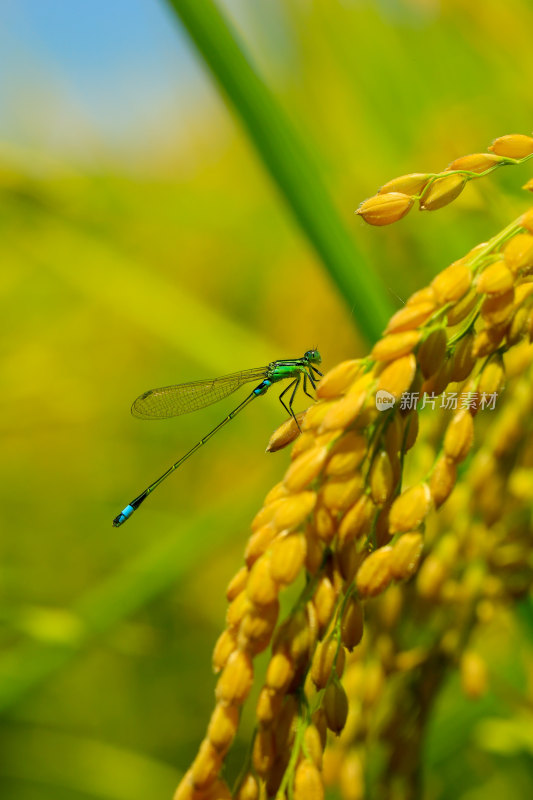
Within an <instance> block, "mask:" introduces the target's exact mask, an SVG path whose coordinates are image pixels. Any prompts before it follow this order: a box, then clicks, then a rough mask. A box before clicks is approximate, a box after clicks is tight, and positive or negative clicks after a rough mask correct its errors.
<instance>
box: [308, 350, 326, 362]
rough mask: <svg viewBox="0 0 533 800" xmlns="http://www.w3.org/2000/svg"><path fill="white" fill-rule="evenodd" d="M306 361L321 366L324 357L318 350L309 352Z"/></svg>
mask: <svg viewBox="0 0 533 800" xmlns="http://www.w3.org/2000/svg"><path fill="white" fill-rule="evenodd" d="M304 358H305V360H306V361H309V362H310V363H311V364H320V363H322V356H321V355H320V353H319V352H318V350H308V351H307V352H306V354H305V355H304Z"/></svg>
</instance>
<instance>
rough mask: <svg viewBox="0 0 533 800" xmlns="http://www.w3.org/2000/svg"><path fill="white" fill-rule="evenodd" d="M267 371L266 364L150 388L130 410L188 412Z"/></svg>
mask: <svg viewBox="0 0 533 800" xmlns="http://www.w3.org/2000/svg"><path fill="white" fill-rule="evenodd" d="M266 373H267V368H266V367H261V368H259V367H258V368H257V369H247V370H244V371H243V372H234V373H233V374H232V375H223V376H222V377H221V378H212V379H211V380H206V381H194V382H193V383H179V384H177V385H176V386H162V387H161V388H159V389H150V390H149V391H147V392H144V394H141V395H140V397H138V398H137V399H136V400H135V402H134V403H133V405H132V407H131V413H132V414H133V416H134V417H139V418H140V419H166V418H167V417H178V416H180V414H189V413H190V412H191V411H198V410H199V409H200V408H205V407H206V406H210V405H211V404H212V403H218V401H219V400H223V399H224V397H228V396H229V395H230V394H233V392H236V391H237V389H239V388H240V387H241V386H243V385H244V384H245V383H251V382H252V381H261V380H262V379H263V378H264V377H265V376H266Z"/></svg>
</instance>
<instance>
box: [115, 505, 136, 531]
mask: <svg viewBox="0 0 533 800" xmlns="http://www.w3.org/2000/svg"><path fill="white" fill-rule="evenodd" d="M134 511H135V509H134V508H133V506H126V508H125V509H124V510H123V511H121V512H120V514H117V516H116V517H115V519H114V520H113V527H114V528H118V527H119V526H120V525H122V523H124V522H126V520H127V519H128V518H129V517H131V515H132V514H133V512H134Z"/></svg>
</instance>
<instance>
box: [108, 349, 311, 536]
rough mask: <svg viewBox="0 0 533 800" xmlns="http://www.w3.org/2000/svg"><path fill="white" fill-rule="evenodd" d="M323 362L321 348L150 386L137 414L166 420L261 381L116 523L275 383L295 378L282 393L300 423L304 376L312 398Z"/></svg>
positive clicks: (138, 403)
mask: <svg viewBox="0 0 533 800" xmlns="http://www.w3.org/2000/svg"><path fill="white" fill-rule="evenodd" d="M321 361H322V359H321V357H320V353H319V352H318V350H308V351H307V352H306V353H304V355H303V356H302V358H293V359H287V360H283V361H272V362H271V363H270V364H269V365H268V366H267V367H260V368H257V369H248V370H244V371H243V372H234V373H232V374H231V375H223V376H222V377H221V378H213V379H210V380H206V381H194V382H193V383H180V384H178V385H177V386H163V387H162V388H161V389H150V390H149V391H148V392H144V394H141V396H140V397H138V398H137V400H135V402H134V403H133V405H132V407H131V413H132V414H133V416H134V417H139V418H140V419H166V418H168V417H177V416H179V415H180V414H188V413H189V412H190V411H197V410H198V409H200V408H205V407H206V406H209V405H211V404H212V403H217V402H218V401H219V400H223V399H224V398H225V397H228V396H229V395H230V394H233V392H236V391H237V389H240V387H241V386H244V384H246V383H251V382H252V381H260V383H259V384H258V386H256V387H255V389H253V390H252V391H251V392H250V394H249V395H248V397H245V398H244V400H243V401H242V403H241V404H240V405H238V406H237V408H234V409H233V411H232V412H231V413H230V414H228V416H227V417H226V418H225V419H223V420H222V422H220V423H219V424H218V425H217V426H216V428H213V430H212V431H210V432H209V433H208V434H207V435H206V436H204V438H203V439H200V441H199V442H196V444H195V445H194V447H192V448H191V449H190V450H189V451H188V452H187V453H185V455H184V456H182V457H181V458H180V459H179V461H176V463H175V464H172V466H171V467H169V468H168V469H167V471H166V472H165V473H163V475H161V477H159V478H158V479H157V480H156V481H154V482H153V483H151V484H150V486H148V488H147V489H145V490H144V492H142V493H141V494H140V495H139V496H138V497H136V498H135V499H134V500H132V501H131V503H129V504H128V505H127V506H126V508H125V509H124V510H123V511H121V512H120V514H118V515H117V516H116V517H115V519H114V520H113V525H114V526H115V527H118V526H119V525H122V523H123V522H126V520H127V519H128V518H129V517H131V515H132V514H133V512H134V511H135V510H136V509H137V508H139V506H140V505H141V503H143V502H144V501H145V500H146V498H147V497H148V495H149V494H151V493H152V492H153V491H154V489H157V487H158V486H159V484H160V483H162V482H163V481H164V480H165V478H168V476H169V475H170V474H171V473H172V472H174V470H176V469H177V468H178V467H180V466H181V465H182V464H183V462H184V461H186V460H187V459H188V458H189V456H192V454H193V453H195V452H196V451H197V450H198V449H199V448H200V447H201V446H202V445H203V444H205V443H206V442H207V441H208V440H209V439H210V438H211V437H212V436H213V435H214V434H215V433H216V432H217V431H218V430H220V428H222V427H223V426H224V425H226V423H228V422H229V421H230V420H232V419H233V417H235V416H236V415H237V414H238V413H239V411H242V409H243V408H245V407H246V406H247V405H248V403H250V402H251V401H252V400H253V399H254V398H255V397H260V396H261V395H263V394H265V393H266V391H267V389H269V388H270V386H272V384H274V383H278V382H279V381H283V380H286V379H290V378H292V381H291V382H290V383H289V385H288V386H287V387H286V388H285V389H284V390H283V391H282V393H281V394H280V396H279V399H280V401H281V404H282V406H283V407H284V408H285V410H286V411H287V413H288V414H290V415H291V416H292V417H293V418H294V421H295V422H296V424H297V425H298V421H297V419H296V416H295V414H294V411H293V408H292V404H293V401H294V396H295V394H296V391H297V389H298V387H299V385H300V382H301V381H302V379H303V390H304V392H305V394H306V395H308V396H309V397H311V398H312V395H310V394H309V392H308V391H307V381H309V383H310V384H311V386H312V387H313V389H315V388H316V381H317V380H319V379H320V377H321V375H322V373H321V372H320V370H318V369H317V368H316V366H315V364H320V362H321ZM291 389H292V393H291V395H290V398H289V401H288V405H287V404H286V403H285V402H284V400H283V397H284V396H285V395H286V394H287V392H288V391H290V390H291Z"/></svg>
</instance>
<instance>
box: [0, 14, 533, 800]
mask: <svg viewBox="0 0 533 800" xmlns="http://www.w3.org/2000/svg"><path fill="white" fill-rule="evenodd" d="M174 5H175V6H178V7H179V6H180V3H179V2H178V0H176V2H175V4H174ZM183 5H184V6H186V5H188V4H187V3H184V4H183ZM219 7H220V8H221V9H222V10H223V11H224V13H225V15H226V17H227V18H228V20H230V23H231V26H232V29H233V31H234V33H235V35H236V36H237V37H238V39H239V41H240V43H241V45H242V46H243V48H244V50H245V51H246V53H247V57H248V58H249V59H250V61H251V62H252V63H253V64H254V65H255V69H256V70H257V72H258V74H259V75H260V76H261V77H262V79H263V80H264V82H265V84H266V85H267V86H268V87H269V90H270V91H271V92H272V95H273V101H274V106H275V107H276V108H277V109H278V111H279V114H280V115H282V117H285V118H288V120H289V124H290V126H292V128H293V130H294V131H295V136H296V140H297V142H299V143H300V144H302V145H303V147H304V148H305V152H306V153H307V156H306V158H307V159H308V164H309V165H310V169H311V170H312V171H313V176H314V178H313V179H315V178H316V180H318V181H319V183H320V184H323V187H324V193H325V194H324V196H325V197H326V198H327V196H329V202H330V203H331V209H332V213H334V215H335V220H336V225H338V226H339V230H341V231H343V232H344V235H345V236H346V240H347V241H349V242H350V247H352V248H353V250H352V251H351V255H350V258H353V263H352V268H353V273H354V274H355V275H357V274H360V275H361V274H363V273H364V274H365V275H367V276H368V275H369V276H370V281H371V283H372V284H373V286H374V289H375V291H376V292H379V293H380V297H381V302H382V307H383V308H385V307H389V308H390V309H391V310H395V309H397V308H399V307H400V305H401V304H402V302H403V301H404V300H405V299H406V297H407V296H408V295H409V293H411V292H412V291H415V290H416V289H417V288H419V287H421V286H423V285H424V284H425V283H426V282H427V281H428V280H429V279H430V278H431V277H432V276H433V275H434V274H435V272H436V271H437V270H439V269H440V268H442V267H444V266H445V265H446V264H447V263H449V262H450V261H451V260H453V259H455V258H457V257H459V256H460V255H461V254H462V253H463V252H465V251H466V250H467V249H469V248H470V247H472V246H473V245H475V244H476V243H477V242H479V241H482V240H484V239H486V238H488V237H489V236H490V235H492V234H494V233H495V232H497V231H498V230H499V229H500V228H501V227H502V226H503V225H505V224H506V223H507V222H508V221H509V220H510V219H512V218H514V217H515V216H517V215H518V214H519V213H521V211H522V210H523V209H524V208H525V206H526V204H525V201H524V198H523V197H521V196H520V191H519V187H520V185H521V183H523V182H525V180H526V179H527V177H529V176H528V175H525V174H523V173H522V174H520V172H519V171H518V170H509V171H508V172H503V173H502V174H500V173H498V174H497V175H495V176H492V177H491V178H490V179H488V180H485V181H483V184H482V186H480V184H476V183H475V182H474V183H473V184H470V185H469V186H468V187H467V189H466V191H465V193H464V195H463V196H462V197H461V198H460V199H459V200H458V201H456V202H455V203H454V204H453V205H451V206H450V207H449V208H446V209H443V210H442V211H440V212H439V213H437V214H435V215H432V214H426V215H424V216H423V217H421V216H420V215H419V213H418V212H417V211H412V212H411V214H410V215H409V216H408V217H407V218H406V219H405V220H403V221H402V222H401V223H400V224H398V225H396V226H393V227H391V228H388V229H375V228H370V227H366V226H365V225H364V223H363V222H362V221H361V220H360V219H359V218H356V217H354V215H353V212H354V209H355V208H356V207H357V205H358V204H359V202H360V201H361V200H362V199H364V198H365V197H367V196H369V195H371V194H373V193H374V192H375V191H376V190H377V188H378V187H379V186H380V184H382V183H384V182H385V181H387V180H389V179H390V178H392V177H395V176H397V175H401V174H403V173H406V172H413V171H425V170H429V171H437V170H440V169H442V168H444V167H445V165H446V164H447V163H448V162H449V161H450V160H452V159H453V158H455V157H457V156H460V155H463V154H466V153H469V152H475V151H478V150H481V151H482V150H484V149H485V148H486V146H487V145H488V144H489V143H490V140H491V139H492V138H494V137H496V136H499V135H503V134H506V133H514V132H521V133H529V132H530V131H531V127H532V118H533V115H532V111H533V99H532V96H531V91H530V87H531V85H532V81H533V50H532V48H531V33H532V31H533V11H532V8H531V5H530V3H528V2H527V0H511V2H508V3H505V4H502V3H500V2H498V1H497V0H488V1H487V2H483V3H481V2H478V0H474V2H459V0H455V2H454V0H449V1H448V2H443V3H438V2H432V1H431V0H403V2H400V1H399V2H395V1H394V0H389V1H387V0H381V2H363V1H361V2H356V0H353V2H351V1H350V0H343V2H340V0H339V1H338V2H337V1H334V2H331V1H330V2H328V0H315V1H314V2H313V1H312V0H254V2H246V0H240V2H237V0H234V1H232V0H225V2H223V3H222V2H221V3H220V4H219ZM0 18H1V23H2V24H1V26H0V28H1V32H0V76H1V77H0V227H1V230H0V263H1V265H2V269H1V272H0V275H1V278H0V280H1V284H0V285H1V298H2V300H1V302H2V305H1V315H2V331H3V359H2V379H1V380H2V385H3V389H2V406H3V413H2V420H3V421H2V428H3V437H2V441H3V447H2V454H3V457H2V459H1V461H0V467H1V469H2V475H1V481H0V486H1V492H2V496H1V505H0V508H1V514H2V536H1V545H0V548H1V561H2V567H1V572H0V575H1V578H0V581H1V582H0V592H1V609H0V613H1V621H2V630H1V642H2V654H1V655H0V708H1V709H2V721H1V723H0V739H1V743H0V796H1V797H2V798H6V800H11V799H14V798H17V800H52V798H53V800H78V799H80V800H81V799H83V798H113V799H114V798H120V800H122V799H124V800H136V799H137V798H141V797H143V798H144V797H147V796H149V797H151V798H156V797H168V796H170V795H171V793H172V791H173V788H174V786H175V784H176V783H177V781H178V779H179V777H180V775H181V773H182V771H183V770H184V769H186V768H187V766H188V765H189V763H190V760H191V759H192V757H193V755H194V753H195V750H196V747H197V745H198V743H199V741H200V739H201V738H202V736H203V732H204V730H205V725H206V722H207V719H208V714H209V712H210V709H211V707H212V688H213V687H214V680H213V677H212V674H211V668H210V654H211V650H212V646H213V644H214V642H215V639H216V637H217V635H218V633H219V631H220V630H221V628H222V626H223V620H224V614H225V601H224V589H225V585H226V584H227V582H228V580H229V578H230V577H231V576H232V575H233V573H234V572H235V571H236V570H237V569H238V567H239V566H240V564H241V560H242V550H243V545H244V543H245V541H246V538H247V530H248V524H249V520H250V519H251V516H252V515H253V513H254V512H255V510H256V509H257V508H258V506H259V504H260V503H261V501H262V499H263V496H264V495H265V494H266V492H267V491H268V489H269V488H270V487H271V486H272V485H273V484H274V483H275V482H276V481H277V480H278V479H279V477H280V476H281V475H282V472H283V469H284V466H285V464H286V462H287V457H288V456H287V454H286V453H279V454H277V455H272V456H271V455H265V454H264V448H265V445H266V442H267V440H268V437H269V435H270V433H271V431H272V430H273V429H274V428H275V427H276V426H277V425H278V424H279V423H280V422H281V421H282V419H283V413H282V409H281V407H280V404H279V403H278V401H277V399H276V397H275V396H270V395H268V396H267V397H265V398H263V399H261V401H260V402H257V403H254V404H252V406H251V407H250V408H249V409H247V411H246V413H245V414H243V415H242V416H240V417H239V418H238V420H236V421H235V422H233V423H232V425H231V426H229V427H228V428H227V429H226V430H225V431H224V432H221V433H220V434H219V435H218V436H217V437H216V438H215V439H213V441H212V442H210V443H209V445H208V446H207V447H206V448H204V449H202V450H201V451H200V452H199V453H198V454H196V455H195V457H194V458H193V459H191V461H190V462H188V463H187V464H186V466H184V467H183V468H182V470H181V471H180V473H179V474H177V475H176V476H173V477H172V478H171V479H170V480H169V481H168V482H166V483H165V484H164V485H163V486H162V487H161V488H160V489H159V490H158V492H157V493H156V494H155V495H154V496H153V497H152V498H150V500H149V501H148V502H147V503H146V505H144V506H143V508H142V510H140V511H139V512H138V514H136V515H135V516H134V517H133V518H132V520H131V521H130V522H129V523H128V524H127V526H124V527H122V528H120V529H117V530H115V529H112V527H111V520H112V518H113V517H114V516H115V514H117V513H118V512H119V511H120V509H121V508H123V506H124V505H125V504H126V503H127V502H128V501H129V500H130V499H131V498H132V497H133V496H135V495H136V494H138V493H139V492H140V491H141V490H142V489H143V488H144V487H145V486H146V485H147V484H148V483H149V482H150V481H151V480H153V479H154V478H155V477H157V475H159V474H160V473H161V472H162V471H163V470H164V469H165V468H166V467H167V466H168V465H170V463H172V462H173V461H174V460H175V459H176V458H177V457H179V455H181V454H182V453H183V452H184V451H185V450H186V449H188V448H189V447H190V446H191V445H192V444H193V443H194V442H195V441H196V440H197V439H198V438H200V437H201V436H203V435H204V434H205V432H206V431H208V430H210V428H211V427H213V426H214V425H215V424H216V423H217V422H218V421H219V420H220V419H221V418H222V417H223V416H224V415H225V414H226V413H227V412H228V411H229V410H230V409H231V408H232V407H233V405H235V404H236V401H235V398H231V399H229V400H228V401H226V402H225V403H222V404H220V405H217V406H214V407H210V408H208V409H206V410H205V411H203V412H201V413H199V414H196V415H191V416H190V417H182V418H179V419H177V420H171V421H167V422H162V423H148V422H146V423H141V422H139V421H138V420H135V419H133V418H132V417H131V416H130V414H129V407H130V404H131V402H132V400H133V399H134V398H135V397H136V396H137V395H138V394H139V393H141V392H142V391H144V390H146V389H148V388H151V387H153V386H160V385H165V384H168V383H176V382H182V381H187V380H194V379H199V378H203V377H211V376H215V375H217V374H223V373H225V372H230V371H235V370H238V369H241V368H247V367H253V366H259V365H261V364H264V363H267V362H268V361H270V360H272V359H276V358H287V357H294V356H299V355H301V354H302V353H303V352H304V350H306V349H308V348H310V347H313V346H315V345H318V346H319V348H320V350H321V352H322V356H323V360H324V364H325V367H326V369H327V368H328V367H330V366H333V365H334V364H335V363H337V362H338V361H339V360H341V359H344V358H351V357H354V356H358V355H362V354H364V353H365V352H366V348H367V346H368V338H369V331H368V325H366V327H365V324H363V323H362V317H363V311H364V310H365V309H363V308H362V307H361V303H360V302H358V297H357V295H356V294H355V295H349V293H347V292H342V291H340V290H339V284H338V282H337V283H336V282H335V280H334V277H333V276H332V273H331V271H330V270H329V269H328V268H327V267H326V265H325V263H324V259H323V258H320V257H319V255H318V254H317V251H316V249H315V247H314V245H313V242H312V238H313V237H312V235H310V231H309V229H307V230H306V229H305V225H304V226H303V227H302V226H301V225H300V224H298V222H297V220H296V218H295V215H294V213H293V211H291V208H290V204H289V203H288V202H287V196H286V192H284V191H282V190H280V188H279V185H278V184H277V183H276V180H275V176H273V174H272V167H271V165H269V164H268V163H265V161H264V159H263V157H262V156H261V154H260V153H259V152H258V150H257V148H256V145H257V142H254V141H253V139H252V138H251V137H250V135H249V133H248V132H247V130H246V129H245V128H244V127H243V126H242V124H241V117H240V114H239V109H237V110H235V108H233V107H231V106H230V105H228V103H227V102H226V101H225V100H224V95H223V94H222V93H221V91H220V87H219V86H217V84H216V83H215V82H214V81H213V78H212V75H211V74H210V73H209V71H208V70H207V69H206V67H205V64H204V62H203V60H202V58H201V57H200V56H199V55H198V53H197V51H196V49H195V47H194V44H192V43H191V40H190V39H189V37H188V34H187V32H186V31H185V29H184V28H183V27H182V26H181V25H180V22H179V20H177V19H176V17H175V16H174V15H173V13H172V11H171V9H170V8H169V6H167V5H165V4H164V3H162V2H156V0H136V1H135V2H127V1H126V0H113V2H111V3H104V2H103V0H100V1H99V2H93V3H91V4H86V3H83V2H81V0H74V1H73V2H69V3H67V2H66V0H63V2H61V0H47V1H46V2H40V0H21V2H16V0H12V1H11V2H5V3H4V4H3V5H2V9H1V10H0ZM241 110H242V109H241ZM263 136H264V138H265V137H266V139H268V136H269V131H268V130H266V131H263ZM282 155H283V154H282ZM304 178H305V175H304ZM300 189H301V191H302V192H303V193H305V181H303V183H302V184H301V185H300ZM328 224H329V223H328ZM328 230H330V233H331V227H330V228H328ZM335 230H336V229H335ZM327 234H328V232H327V231H326V234H325V235H326V237H327ZM330 238H331V239H335V236H333V235H332V236H331V237H330ZM332 245H334V242H332ZM344 263H345V267H346V263H348V264H350V263H351V262H350V261H349V259H348V260H346V259H345V262H344ZM346 274H348V273H346ZM366 312H367V316H368V308H367V309H366ZM378 316H379V312H378V310H377V309H376V328H377V329H378V330H379V320H378ZM305 406H306V403H305V400H304V398H300V401H299V403H298V406H297V407H299V408H304V407H305ZM487 709H488V711H487ZM485 711H487V713H489V712H490V713H494V714H499V713H501V710H500V709H499V707H498V704H497V703H496V702H495V701H494V703H492V704H491V702H489V704H488V706H487V707H486V709H485ZM442 713H443V715H444V716H445V717H446V719H448V724H447V725H442V726H440V727H439V726H438V725H435V730H434V733H433V740H432V749H431V755H430V770H435V771H436V772H437V773H438V774H439V780H438V781H436V783H435V782H434V783H433V789H432V795H431V796H434V797H439V798H448V797H450V798H452V797H453V798H457V797H468V798H469V799H470V798H477V797H478V793H480V792H482V791H483V792H484V794H483V797H486V798H492V797H494V798H496V797H501V796H502V795H503V794H504V793H505V792H506V791H507V790H510V787H513V786H514V787H516V786H518V785H520V786H521V787H524V786H525V787H526V789H527V791H526V793H525V794H523V795H522V796H530V791H531V786H532V784H531V777H530V776H529V778H527V772H528V765H529V766H530V760H529V759H530V758H531V751H532V749H533V748H532V747H531V743H530V744H529V752H528V746H527V745H526V744H524V743H523V742H522V743H521V744H519V745H517V747H516V752H515V751H513V753H512V757H511V758H506V759H505V770H504V771H503V772H502V770H501V767H502V765H501V763H498V762H497V760H496V761H495V760H494V758H492V757H488V755H487V753H486V752H485V751H483V748H481V750H480V745H479V742H477V744H474V743H473V742H475V741H476V739H475V736H474V733H475V726H476V724H477V723H476V720H477V718H478V717H479V716H480V710H479V707H478V708H477V709H476V710H471V709H469V708H466V707H465V702H464V701H463V699H462V697H461V695H460V692H459V691H458V689H457V687H455V688H454V687H453V686H452V687H450V692H449V698H447V703H446V705H445V708H444V709H443V711H442ZM449 718H451V720H452V721H451V722H450V720H449ZM454 719H455V720H456V721H457V722H456V724H454V723H453V720H454ZM496 739H497V737H496ZM491 741H492V742H493V743H494V738H493V739H492V740H491ZM245 746H246V729H245V731H244V734H243V739H242V740H241V741H239V742H237V744H236V750H237V754H239V753H242V750H243V748H244V747H245ZM489 749H490V748H489ZM492 750H496V751H498V747H497V746H494V744H493V746H492ZM481 751H483V752H482V755H481V756H480V755H479V754H480V752H481ZM473 753H474V755H472V754H473ZM476 754H477V760H476ZM524 775H525V776H526V777H524ZM465 776H468V778H467V779H465ZM496 777H497V780H496ZM502 787H503V788H502Z"/></svg>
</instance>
